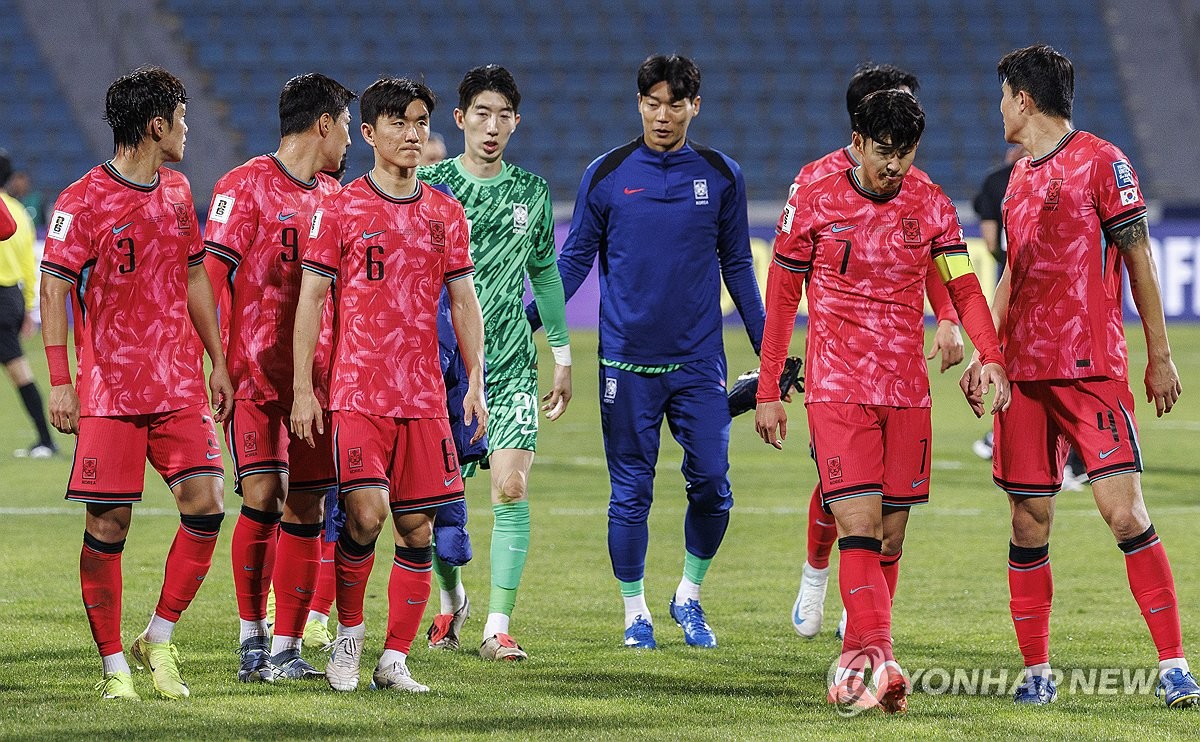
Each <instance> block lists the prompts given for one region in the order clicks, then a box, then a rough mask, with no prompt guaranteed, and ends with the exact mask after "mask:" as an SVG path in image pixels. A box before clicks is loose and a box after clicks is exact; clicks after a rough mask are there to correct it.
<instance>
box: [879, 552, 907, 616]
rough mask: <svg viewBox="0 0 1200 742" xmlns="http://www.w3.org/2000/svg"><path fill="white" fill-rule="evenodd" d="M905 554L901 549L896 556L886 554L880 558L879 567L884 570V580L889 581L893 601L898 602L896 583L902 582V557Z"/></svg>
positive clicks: (888, 585) (888, 586)
mask: <svg viewBox="0 0 1200 742" xmlns="http://www.w3.org/2000/svg"><path fill="white" fill-rule="evenodd" d="M902 556H904V552H903V551H901V552H900V553H899V554H897V555H896V556H892V557H889V556H885V557H881V558H880V560H879V567H880V569H882V570H883V581H884V582H886V583H887V588H888V596H889V597H891V599H892V602H893V603H895V602H896V583H898V582H900V557H902Z"/></svg>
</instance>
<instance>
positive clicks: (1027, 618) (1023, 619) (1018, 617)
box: [1013, 616, 1033, 621]
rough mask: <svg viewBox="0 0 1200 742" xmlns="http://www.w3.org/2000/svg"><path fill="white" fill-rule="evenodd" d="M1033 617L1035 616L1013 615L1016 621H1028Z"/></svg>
mask: <svg viewBox="0 0 1200 742" xmlns="http://www.w3.org/2000/svg"><path fill="white" fill-rule="evenodd" d="M1031 618H1033V616H1013V620H1014V621H1028V620H1029V619H1031Z"/></svg>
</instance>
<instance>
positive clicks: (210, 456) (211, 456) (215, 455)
mask: <svg viewBox="0 0 1200 742" xmlns="http://www.w3.org/2000/svg"><path fill="white" fill-rule="evenodd" d="M204 458H206V459H208V460H209V461H212V460H213V459H219V458H221V452H220V451H217V452H216V453H213V452H212V451H209V452H207V453H205V454H204Z"/></svg>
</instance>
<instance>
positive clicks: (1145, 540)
mask: <svg viewBox="0 0 1200 742" xmlns="http://www.w3.org/2000/svg"><path fill="white" fill-rule="evenodd" d="M1157 538H1158V534H1156V533H1155V532H1154V524H1153V523H1151V524H1150V527H1149V528H1147V529H1146V530H1145V531H1143V532H1142V534H1141V535H1140V536H1134V537H1133V538H1131V539H1129V540H1128V541H1121V542H1119V543H1118V544H1117V546H1118V547H1120V549H1121V551H1123V552H1125V553H1126V554H1132V553H1133V552H1135V551H1137V550H1138V549H1141V548H1142V547H1144V546H1149V545H1150V544H1151V543H1152V542H1153V541H1154V540H1155V539H1157Z"/></svg>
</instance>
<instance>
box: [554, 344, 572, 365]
mask: <svg viewBox="0 0 1200 742" xmlns="http://www.w3.org/2000/svg"><path fill="white" fill-rule="evenodd" d="M550 353H551V354H552V355H553V356H554V363H555V365H557V366H570V365H571V346H570V345H560V346H558V347H554V346H551V347H550Z"/></svg>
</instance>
